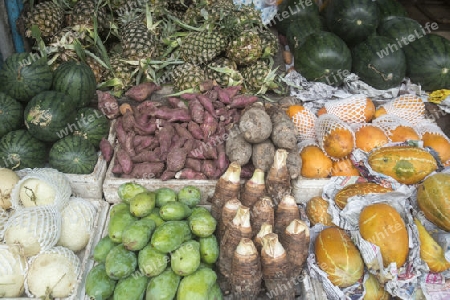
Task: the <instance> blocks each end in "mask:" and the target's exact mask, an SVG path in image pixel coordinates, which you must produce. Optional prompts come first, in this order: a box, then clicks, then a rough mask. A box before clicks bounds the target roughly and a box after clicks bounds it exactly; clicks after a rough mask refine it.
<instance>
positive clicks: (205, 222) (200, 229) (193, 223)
mask: <svg viewBox="0 0 450 300" xmlns="http://www.w3.org/2000/svg"><path fill="white" fill-rule="evenodd" d="M188 221H189V228H190V229H191V231H192V233H193V234H194V235H196V236H198V237H208V236H210V235H212V234H213V233H214V231H216V225H217V221H216V219H214V217H213V216H212V215H211V213H210V212H209V211H208V210H207V209H206V208H204V207H196V208H194V209H193V211H192V214H191V216H190V217H189V218H188Z"/></svg>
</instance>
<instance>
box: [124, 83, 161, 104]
mask: <svg viewBox="0 0 450 300" xmlns="http://www.w3.org/2000/svg"><path fill="white" fill-rule="evenodd" d="M161 88H162V87H161V86H159V85H157V84H156V83H154V82H144V83H141V84H138V85H136V86H133V87H131V88H130V89H129V90H128V91H126V92H125V96H127V97H129V98H130V99H132V100H134V101H138V102H142V101H144V100H146V99H148V98H150V96H151V95H152V94H153V93H154V92H155V91H158V90H160V89H161Z"/></svg>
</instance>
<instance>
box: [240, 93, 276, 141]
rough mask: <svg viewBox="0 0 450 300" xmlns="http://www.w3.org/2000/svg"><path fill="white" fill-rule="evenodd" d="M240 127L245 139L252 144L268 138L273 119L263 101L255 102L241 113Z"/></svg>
mask: <svg viewBox="0 0 450 300" xmlns="http://www.w3.org/2000/svg"><path fill="white" fill-rule="evenodd" d="M239 129H240V131H241V132H242V134H243V137H244V139H245V140H246V141H247V142H249V143H252V144H256V143H261V142H262V141H265V140H267V139H268V138H269V137H270V134H271V133H272V121H271V120H270V116H269V115H268V114H267V113H266V111H265V109H264V106H263V104H262V103H261V102H257V103H255V104H253V105H252V106H251V107H250V108H248V109H246V110H245V111H244V112H243V114H242V115H241V118H240V121H239Z"/></svg>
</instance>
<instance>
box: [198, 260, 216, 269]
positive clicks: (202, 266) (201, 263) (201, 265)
mask: <svg viewBox="0 0 450 300" xmlns="http://www.w3.org/2000/svg"><path fill="white" fill-rule="evenodd" d="M213 267H214V265H213V264H207V263H205V262H203V261H200V266H198V268H199V269H200V268H210V269H212V268H213Z"/></svg>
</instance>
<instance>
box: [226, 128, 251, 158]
mask: <svg viewBox="0 0 450 300" xmlns="http://www.w3.org/2000/svg"><path fill="white" fill-rule="evenodd" d="M225 153H226V154H227V156H228V158H229V160H230V162H236V163H238V164H240V165H241V166H243V165H245V164H246V163H248V162H249V161H250V159H251V157H252V144H250V143H249V142H247V141H246V140H245V139H244V136H243V134H242V133H240V132H239V130H236V129H233V128H232V131H230V135H229V136H228V139H227V141H226V142H225Z"/></svg>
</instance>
